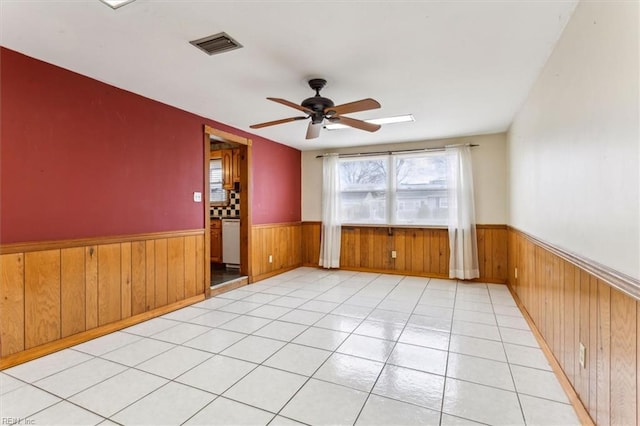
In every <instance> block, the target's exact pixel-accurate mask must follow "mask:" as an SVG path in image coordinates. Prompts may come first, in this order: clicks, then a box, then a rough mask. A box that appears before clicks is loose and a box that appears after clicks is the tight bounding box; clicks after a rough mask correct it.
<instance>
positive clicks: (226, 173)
mask: <svg viewBox="0 0 640 426" xmlns="http://www.w3.org/2000/svg"><path fill="white" fill-rule="evenodd" d="M222 187H223V188H224V189H226V190H228V191H229V190H232V189H233V150H231V149H225V150H223V151H222Z"/></svg>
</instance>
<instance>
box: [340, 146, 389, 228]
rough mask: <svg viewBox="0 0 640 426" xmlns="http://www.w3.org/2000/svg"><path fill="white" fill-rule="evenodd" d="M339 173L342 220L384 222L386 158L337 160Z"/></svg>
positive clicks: (348, 221)
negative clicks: (338, 161)
mask: <svg viewBox="0 0 640 426" xmlns="http://www.w3.org/2000/svg"><path fill="white" fill-rule="evenodd" d="M339 173H340V189H341V200H340V201H341V205H340V207H341V219H342V222H344V223H385V222H387V218H386V216H387V214H386V212H387V197H386V187H387V160H386V159H385V158H375V157H370V158H367V159H344V160H340V170H339Z"/></svg>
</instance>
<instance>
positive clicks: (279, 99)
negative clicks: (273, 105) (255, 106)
mask: <svg viewBox="0 0 640 426" xmlns="http://www.w3.org/2000/svg"><path fill="white" fill-rule="evenodd" d="M267 99H269V100H270V101H273V102H277V103H279V104H282V105H286V106H288V107H290V108H294V109H297V110H298V111H302V112H306V113H307V114H313V111H311V110H310V109H308V108H305V107H303V106H302V105H298V104H294V103H293V102H291V101H288V100H286V99H282V98H267Z"/></svg>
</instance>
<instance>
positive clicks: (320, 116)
mask: <svg viewBox="0 0 640 426" xmlns="http://www.w3.org/2000/svg"><path fill="white" fill-rule="evenodd" d="M326 84H327V80H325V79H323V78H313V79H311V80H309V87H311V88H312V89H313V90H315V91H316V95H315V96H313V97H311V98H307V99H305V100H304V101H302V103H301V104H300V105H302V106H303V107H305V108H307V109H310V110H311V111H313V114H311V120H312V122H313V124H320V123H322V121H323V120H324V117H325V113H324V111H325V110H326V109H327V108H330V107H332V106H334V105H335V104H334V103H333V101H332V100H331V99H329V98H325V97H322V96H320V90H321V89H322V88H323V87H324V86H325V85H326Z"/></svg>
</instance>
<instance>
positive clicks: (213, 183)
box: [209, 158, 227, 203]
mask: <svg viewBox="0 0 640 426" xmlns="http://www.w3.org/2000/svg"><path fill="white" fill-rule="evenodd" d="M209 191H210V193H209V202H211V203H223V202H225V201H227V191H226V190H224V189H222V159H220V158H214V159H212V160H210V161H209Z"/></svg>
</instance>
